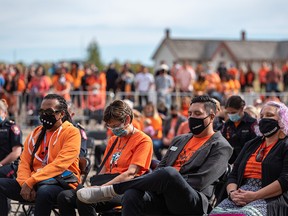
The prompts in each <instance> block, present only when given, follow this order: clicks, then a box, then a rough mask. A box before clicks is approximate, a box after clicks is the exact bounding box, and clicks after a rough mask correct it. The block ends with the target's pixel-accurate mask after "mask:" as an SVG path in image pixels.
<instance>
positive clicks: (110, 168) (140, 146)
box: [104, 130, 153, 176]
mask: <svg viewBox="0 0 288 216" xmlns="http://www.w3.org/2000/svg"><path fill="white" fill-rule="evenodd" d="M115 139H116V136H112V137H111V138H110V139H109V141H108V144H107V148H106V150H105V153H104V158H105V156H106V154H107V153H108V151H109V149H110V148H111V145H112V144H113V142H114V141H115ZM152 154H153V144H152V140H151V138H150V137H149V136H147V135H146V134H145V133H143V132H142V131H139V130H135V133H134V134H132V135H131V136H130V135H128V136H125V137H119V138H118V141H117V143H116V145H115V147H114V149H113V151H112V153H111V155H110V156H109V157H108V159H107V161H106V163H105V168H106V173H123V172H125V171H127V170H128V168H129V166H130V165H131V164H134V165H137V166H139V167H140V170H139V172H138V173H137V176H139V175H143V174H144V173H145V172H146V171H147V170H148V169H149V167H150V163H151V159H152Z"/></svg>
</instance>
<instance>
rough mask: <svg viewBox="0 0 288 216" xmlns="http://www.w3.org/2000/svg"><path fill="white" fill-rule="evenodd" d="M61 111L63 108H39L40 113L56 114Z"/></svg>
mask: <svg viewBox="0 0 288 216" xmlns="http://www.w3.org/2000/svg"><path fill="white" fill-rule="evenodd" d="M59 112H61V110H54V109H52V108H49V109H46V110H44V109H39V110H38V113H39V115H54V114H56V113H59Z"/></svg>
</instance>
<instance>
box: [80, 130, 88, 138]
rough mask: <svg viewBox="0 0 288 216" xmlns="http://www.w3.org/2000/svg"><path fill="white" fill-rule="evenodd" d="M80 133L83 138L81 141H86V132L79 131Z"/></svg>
mask: <svg viewBox="0 0 288 216" xmlns="http://www.w3.org/2000/svg"><path fill="white" fill-rule="evenodd" d="M80 131H81V136H82V137H83V139H85V140H87V135H86V132H85V131H84V130H82V129H80Z"/></svg>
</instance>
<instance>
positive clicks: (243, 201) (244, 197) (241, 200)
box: [230, 189, 256, 206]
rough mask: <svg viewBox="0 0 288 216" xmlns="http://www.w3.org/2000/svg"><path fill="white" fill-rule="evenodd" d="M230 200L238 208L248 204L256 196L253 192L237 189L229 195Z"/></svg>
mask: <svg viewBox="0 0 288 216" xmlns="http://www.w3.org/2000/svg"><path fill="white" fill-rule="evenodd" d="M230 197H231V200H232V201H233V202H234V203H235V204H236V205H238V206H244V205H247V204H248V203H250V202H253V201H254V200H255V199H256V198H255V197H256V194H255V192H253V191H245V190H242V189H238V190H236V191H234V192H232V193H231V195H230Z"/></svg>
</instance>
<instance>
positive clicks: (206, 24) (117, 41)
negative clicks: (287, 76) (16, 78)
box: [0, 0, 288, 59]
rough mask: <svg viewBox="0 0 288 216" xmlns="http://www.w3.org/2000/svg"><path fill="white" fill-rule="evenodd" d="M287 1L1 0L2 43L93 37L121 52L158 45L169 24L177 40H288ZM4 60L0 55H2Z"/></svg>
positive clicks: (36, 44) (71, 42)
mask: <svg viewBox="0 0 288 216" xmlns="http://www.w3.org/2000/svg"><path fill="white" fill-rule="evenodd" d="M286 2H287V1H284V0H274V1H262V0H253V1H252V2H251V1H250V0H242V1H229V0H217V1H215V0H189V1H184V0H156V1H155V0H153V1H152V0H146V1H132V0H119V1H116V0H106V1H100V0H94V1H91V0H82V1H79V0H61V1H59V0H49V1H39V0H25V1H21V0H14V1H9V0H3V1H1V9H2V10H1V16H0V26H1V31H0V47H1V48H2V49H5V50H10V52H11V50H15V49H27V50H28V49H37V48H38V49H46V48H49V47H58V48H60V49H61V48H62V49H71V48H73V49H79V47H81V49H83V50H84V49H85V47H86V46H87V45H88V44H89V42H90V41H91V40H92V39H93V38H95V39H96V41H97V42H98V44H99V45H100V47H103V49H108V50H109V52H112V53H113V49H112V47H115V50H114V52H115V54H116V53H117V54H118V53H119V50H116V49H120V47H121V49H122V48H123V47H125V46H126V47H130V48H131V47H133V46H136V47H137V46H138V47H139V48H143V47H144V46H148V47H153V46H154V47H155V48H154V49H156V46H157V45H158V44H159V42H160V40H161V39H162V38H163V37H164V29H165V28H167V27H168V28H170V29H171V35H172V37H178V38H183V37H184V38H193V37H197V38H232V39H233V38H234V39H238V38H239V37H240V31H241V30H242V29H243V30H246V31H247V36H248V39H249V38H253V39H257V38H259V39H263V38H266V39H267V40H269V39H270V38H271V39H273V38H275V39H280V38H281V39H285V38H286V39H287V38H288V29H287V28H286V25H287V24H286V23H287V20H288V14H287V12H286V8H287V3H286ZM15 5H16V6H15ZM152 50H153V49H152ZM134 52H135V50H134ZM146 52H147V51H146ZM104 53H107V51H104ZM127 53H129V52H127ZM127 55H128V54H127ZM130 55H131V54H130ZM146 55H147V54H146ZM151 55H152V53H151V54H150V56H151ZM111 56H113V54H111ZM150 56H143V58H146V59H147V58H150ZM116 57H117V56H116V55H115V58H116ZM129 57H131V58H133V57H134V56H133V54H132V55H131V56H127V58H129ZM3 58H4V57H3V56H2V55H1V53H0V59H3Z"/></svg>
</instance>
